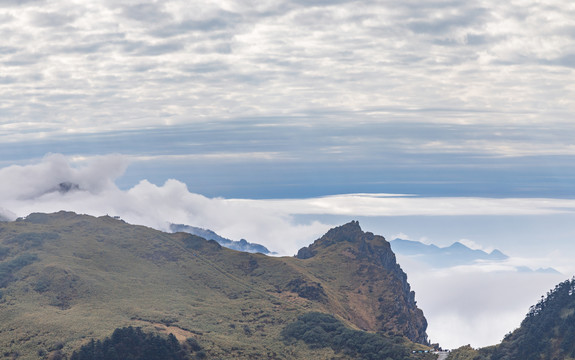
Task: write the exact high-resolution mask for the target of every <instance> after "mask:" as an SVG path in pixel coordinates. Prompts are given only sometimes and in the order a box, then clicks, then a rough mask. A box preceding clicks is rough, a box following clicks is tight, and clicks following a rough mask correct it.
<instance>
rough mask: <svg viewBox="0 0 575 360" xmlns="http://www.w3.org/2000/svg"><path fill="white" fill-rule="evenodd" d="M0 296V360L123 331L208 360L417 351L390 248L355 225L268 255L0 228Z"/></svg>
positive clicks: (55, 217) (37, 226)
mask: <svg viewBox="0 0 575 360" xmlns="http://www.w3.org/2000/svg"><path fill="white" fill-rule="evenodd" d="M0 289H1V294H0V295H1V300H0V349H2V353H0V356H4V358H21V359H42V358H47V359H48V358H52V359H57V358H69V357H70V356H71V355H72V353H74V352H76V358H77V356H79V355H78V354H80V349H82V351H81V354H82V356H84V355H86V354H88V353H89V352H90V351H91V350H90V346H92V348H91V349H92V350H94V349H100V350H102V349H103V348H102V347H98V346H100V345H102V344H110V343H113V340H114V338H111V339H108V340H106V341H108V342H105V341H104V340H105V339H106V338H108V337H110V336H112V334H113V333H114V330H116V329H120V328H122V329H126V328H129V327H132V328H134V329H138V328H141V331H143V333H145V334H155V335H158V334H160V335H161V336H164V337H166V338H167V337H168V335H167V334H173V336H172V337H170V338H169V339H168V340H169V341H172V342H173V338H174V337H175V338H177V339H178V340H179V341H181V342H182V344H183V348H184V349H188V348H191V349H194V348H195V349H196V350H195V351H196V352H190V354H188V355H186V356H189V357H190V358H193V357H196V358H200V357H201V358H209V359H332V358H333V359H349V358H357V359H386V358H390V359H408V358H411V356H412V355H411V350H412V349H416V348H422V346H421V345H418V344H417V343H419V344H422V343H426V341H427V339H426V333H425V330H426V321H425V318H424V316H423V313H422V312H421V310H419V309H418V308H417V306H416V304H415V300H414V294H413V292H411V290H410V288H409V284H408V283H407V281H406V275H405V273H403V271H402V270H401V268H400V267H399V265H397V263H396V262H395V256H394V254H393V252H392V251H391V249H390V247H389V243H388V242H387V241H385V239H384V238H383V237H381V236H375V235H373V234H371V233H365V232H363V231H362V230H361V228H360V227H359V224H358V223H357V222H352V223H349V224H346V225H343V226H341V227H338V228H335V229H332V230H330V231H329V232H328V233H327V234H326V235H325V236H324V237H322V238H321V239H318V240H317V241H316V242H315V243H314V244H312V245H310V246H309V247H308V248H305V249H302V250H301V251H300V252H299V253H298V256H297V257H282V258H279V257H268V256H265V255H262V254H249V253H244V252H238V251H233V250H230V249H226V248H224V247H222V246H220V245H219V244H218V243H216V242H215V241H207V240H205V239H203V238H200V237H198V236H194V235H191V234H185V233H176V234H167V233H163V232H159V231H156V230H153V229H150V228H146V227H142V226H133V225H129V224H126V223H124V222H123V221H121V220H117V219H113V218H110V217H107V216H105V217H100V218H95V217H91V216H86V215H76V214H74V213H69V212H60V213H56V214H31V215H29V216H28V217H27V218H25V219H20V220H18V221H15V222H5V223H0ZM294 329H295V330H294ZM138 331H140V330H138ZM138 331H132V333H138ZM116 333H117V332H116ZM129 333H130V332H129ZM155 335H154V336H155ZM150 338H151V339H155V337H153V336H152V337H150ZM98 341H100V343H98ZM98 344H100V345H98ZM190 344H191V345H190ZM184 345H185V346H184ZM102 346H103V345H102ZM118 346H124V345H123V344H121V345H118ZM199 349H201V350H199ZM200 355H201V356H200ZM82 358H86V357H82Z"/></svg>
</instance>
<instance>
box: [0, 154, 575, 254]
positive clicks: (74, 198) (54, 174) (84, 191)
mask: <svg viewBox="0 0 575 360" xmlns="http://www.w3.org/2000/svg"><path fill="white" fill-rule="evenodd" d="M127 166H128V161H127V159H126V158H125V157H123V156H121V155H108V156H101V157H94V158H89V159H81V158H67V157H65V156H63V155H59V154H50V155H47V156H46V157H45V158H44V159H43V160H42V161H40V162H39V163H36V164H31V165H26V166H9V167H5V168H2V169H0V182H1V183H2V184H5V185H4V186H3V187H2V188H0V208H1V209H3V210H2V214H3V215H4V217H7V218H9V219H14V218H16V217H20V216H26V215H28V214H29V213H31V212H56V211H60V210H69V211H75V212H78V213H86V214H92V215H105V214H109V215H116V216H120V217H122V218H123V219H124V220H126V221H127V222H129V223H133V224H140V225H146V226H150V227H153V228H156V229H160V230H166V231H167V230H168V227H169V224H170V223H179V224H189V225H193V226H199V227H203V228H209V229H211V230H213V231H216V232H218V233H219V234H221V235H223V236H226V237H229V238H232V239H239V238H245V239H248V240H249V241H252V242H258V243H261V244H263V245H265V246H268V247H269V248H270V249H272V250H274V251H277V252H279V253H281V254H288V255H291V254H294V253H295V252H296V251H297V250H298V249H299V248H300V247H302V246H305V245H307V244H309V243H310V242H311V241H313V240H314V239H316V238H317V237H319V236H320V235H322V234H323V233H324V232H325V231H326V230H327V229H329V228H330V227H331V226H333V225H337V224H331V223H325V222H321V221H318V220H314V216H317V217H319V216H321V215H344V216H349V217H350V218H353V217H360V216H372V217H373V216H381V217H384V216H411V215H429V216H449V215H534V214H554V213H570V212H573V211H574V210H575V200H561V199H532V198H531V199H530V198H528V199H490V198H437V197H435V198H422V197H417V196H410V195H394V194H350V195H337V196H328V197H321V198H309V199H279V200H247V199H223V198H207V197H205V196H202V195H200V194H195V193H193V192H191V191H190V190H189V189H188V187H187V185H186V184H184V183H182V182H180V181H178V180H173V179H172V180H168V181H166V182H165V183H164V184H163V185H155V184H152V183H150V182H148V181H147V180H141V181H140V182H139V183H138V184H137V185H135V186H133V187H132V188H130V189H127V190H122V189H120V188H118V186H116V184H115V180H116V179H118V178H119V177H121V176H122V174H124V171H125V170H126V168H127ZM296 215H304V216H306V218H307V219H308V220H306V221H305V222H302V221H297V222H296V221H295V220H294V216H296Z"/></svg>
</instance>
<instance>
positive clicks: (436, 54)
mask: <svg viewBox="0 0 575 360" xmlns="http://www.w3.org/2000/svg"><path fill="white" fill-rule="evenodd" d="M574 12H575V9H574V8H573V6H572V5H570V4H566V3H565V2H564V1H562V0H546V1H527V2H525V1H508V2H505V3H504V4H503V3H501V2H498V1H495V0H482V1H479V2H474V3H469V2H467V1H461V0H454V1H426V2H423V3H422V2H421V1H402V2H397V1H378V0H362V1H359V2H358V1H353V2H351V1H306V2H302V1H297V0H277V1H264V2H253V1H249V0H247V1H225V0H221V1H195V2H194V3H193V4H190V3H189V2H184V1H177V0H174V1H165V2H155V1H129V2H121V3H118V2H112V1H106V0H101V1H96V2H91V3H89V4H86V3H79V2H74V1H69V0H58V1H51V2H45V1H3V2H2V3H0V19H1V21H0V34H1V35H2V39H3V44H2V46H1V47H0V65H1V73H0V96H2V99H3V104H2V107H1V108H0V113H1V115H2V119H3V120H2V124H1V128H0V136H1V137H2V138H6V139H7V140H12V141H14V140H17V139H18V136H17V134H15V133H14V132H13V131H11V130H12V129H13V128H14V127H17V128H18V129H19V130H20V131H19V134H20V136H26V137H28V138H30V137H36V138H40V137H42V136H46V135H49V134H56V133H57V134H60V133H61V134H69V133H93V132H101V131H105V130H121V129H134V128H142V127H146V126H148V127H149V126H152V127H161V126H166V125H173V124H179V123H180V124H181V123H190V122H197V121H203V120H205V119H211V120H217V119H229V118H246V117H259V116H278V115H282V116H286V115H289V116H298V115H302V114H306V115H313V114H320V115H321V116H326V117H329V118H330V119H332V120H335V121H349V120H350V117H353V118H357V117H359V115H358V113H361V114H362V118H363V121H382V120H385V121H389V120H409V118H410V117H412V116H413V114H414V113H416V114H420V115H421V116H418V117H417V118H418V119H417V120H418V121H421V120H422V119H423V120H424V121H426V122H427V121H431V122H440V123H454V124H472V123H482V124H485V123H490V124H531V123H539V124H543V123H547V122H548V121H550V120H551V121H553V122H557V123H561V122H563V123H565V122H569V120H570V116H569V115H570V114H571V113H573V110H575V109H574V102H573V100H572V99H574V98H575V96H573V91H574V88H573V86H572V84H571V82H570V81H569V79H570V78H571V77H572V75H573V68H574V66H575V60H574V59H575V46H574V41H573V39H574V34H575V31H574V30H573V29H574V28H575V23H574V21H573V19H574V18H575V14H574ZM495 94H496V95H495ZM350 114H353V115H352V116H350ZM431 145H432V146H442V144H441V143H440V142H434V143H433V144H431ZM476 145H477V146H481V142H478V143H476ZM449 149H453V148H452V147H449V146H447V150H449ZM493 150H494V151H498V150H497V149H495V148H493ZM526 150H528V149H526Z"/></svg>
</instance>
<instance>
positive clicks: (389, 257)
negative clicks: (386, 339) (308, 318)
mask: <svg viewBox="0 0 575 360" xmlns="http://www.w3.org/2000/svg"><path fill="white" fill-rule="evenodd" d="M296 258H298V259H300V260H303V261H304V262H309V263H310V264H309V267H315V268H317V270H318V275H319V276H322V275H324V274H322V273H321V272H320V271H323V272H327V271H329V270H328V269H329V266H328V265H326V261H327V259H329V258H331V259H335V261H336V262H335V263H334V265H335V266H337V267H338V268H339V271H334V274H336V273H337V275H336V276H337V277H335V276H334V278H333V280H332V281H331V283H337V282H339V281H341V282H342V283H345V284H346V285H344V286H340V289H339V290H340V293H343V294H344V296H343V297H341V299H339V303H340V304H341V306H342V308H343V313H344V314H346V315H347V318H348V320H349V321H351V322H353V323H354V324H356V325H357V326H358V327H360V328H362V329H364V330H370V331H382V332H388V333H396V334H401V335H405V336H407V337H408V338H409V339H411V340H412V341H416V342H419V343H426V342H427V334H426V332H425V331H426V328H427V321H426V320H425V317H424V316H423V312H422V311H421V310H420V309H418V308H417V306H416V301H415V293H414V292H413V291H412V290H411V287H410V285H409V283H408V282H407V275H406V274H405V273H404V272H403V270H402V269H401V267H400V266H399V264H397V261H396V258H395V254H394V253H393V251H392V250H391V247H390V244H389V242H387V241H386V240H385V238H384V237H382V236H378V235H374V234H372V233H370V232H363V231H362V229H361V227H360V226H359V223H358V222H357V221H352V222H350V223H348V224H345V225H342V226H340V227H336V228H334V229H331V230H330V231H328V232H327V233H326V234H325V235H324V236H323V237H321V238H320V239H318V240H316V241H315V242H314V243H313V244H311V245H310V246H308V247H304V248H302V249H300V250H299V251H298V253H297V255H296ZM321 267H323V269H322V268H321ZM324 276H325V275H324Z"/></svg>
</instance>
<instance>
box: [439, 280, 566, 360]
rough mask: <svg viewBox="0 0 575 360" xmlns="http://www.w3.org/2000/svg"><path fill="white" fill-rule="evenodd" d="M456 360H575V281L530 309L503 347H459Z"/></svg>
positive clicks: (557, 287)
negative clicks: (475, 348) (476, 348)
mask: <svg viewBox="0 0 575 360" xmlns="http://www.w3.org/2000/svg"><path fill="white" fill-rule="evenodd" d="M449 359H453V360H466V359H469V360H541V359H545V360H570V359H575V278H574V279H571V280H567V281H564V282H562V283H560V284H559V285H557V286H556V287H555V288H554V289H553V290H551V291H549V292H548V293H547V296H543V297H542V298H541V301H539V303H537V304H536V305H534V306H532V307H531V308H530V309H529V312H528V313H527V315H526V317H525V319H524V320H523V321H522V322H521V326H520V327H519V328H517V329H516V330H515V331H513V332H510V333H509V334H507V335H506V336H505V338H504V339H503V341H502V342H501V344H498V345H496V346H491V347H488V348H483V349H479V350H474V349H471V348H470V347H468V346H467V347H463V348H460V349H458V350H456V351H454V353H453V354H452V356H451V357H450V358H449Z"/></svg>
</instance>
